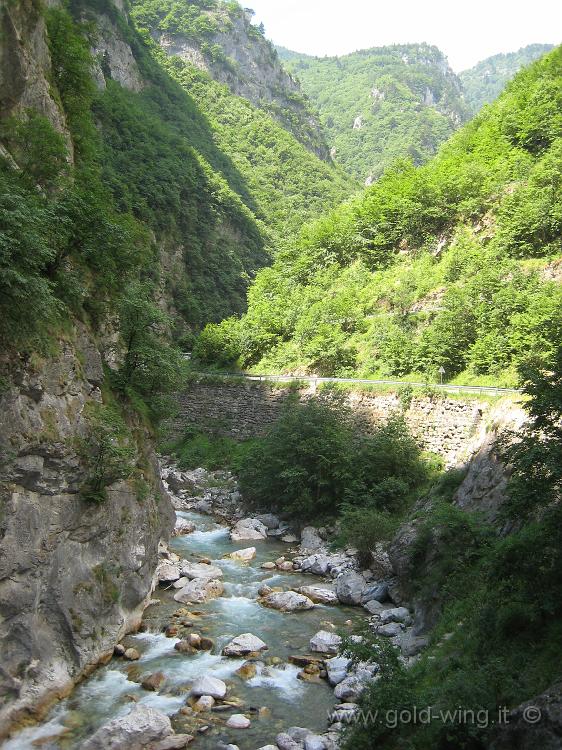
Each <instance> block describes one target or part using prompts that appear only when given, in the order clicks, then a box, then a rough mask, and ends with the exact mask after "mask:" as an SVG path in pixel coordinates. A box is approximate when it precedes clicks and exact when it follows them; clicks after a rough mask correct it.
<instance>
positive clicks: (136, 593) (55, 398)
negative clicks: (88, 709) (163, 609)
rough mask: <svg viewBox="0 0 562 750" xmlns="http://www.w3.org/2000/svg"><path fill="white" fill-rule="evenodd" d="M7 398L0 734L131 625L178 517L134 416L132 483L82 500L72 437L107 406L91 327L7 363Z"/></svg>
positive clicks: (0, 525) (2, 429)
mask: <svg viewBox="0 0 562 750" xmlns="http://www.w3.org/2000/svg"><path fill="white" fill-rule="evenodd" d="M2 372H3V377H4V381H3V382H4V386H3V392H2V395H1V398H0V456H1V466H0V482H1V485H0V651H1V653H2V663H1V666H0V736H1V735H2V730H4V731H5V730H6V729H7V728H8V726H9V724H10V723H11V722H13V721H14V720H17V719H20V718H22V717H23V716H25V714H26V713H33V712H37V711H41V708H42V706H44V705H45V704H46V703H47V702H48V701H50V700H51V699H53V698H56V697H57V696H58V695H61V694H64V693H65V692H66V691H67V690H68V689H69V688H70V687H71V686H72V685H73V684H74V682H75V681H76V680H78V679H79V678H80V677H81V676H82V675H84V674H85V673H87V672H88V671H89V670H90V669H92V668H93V667H94V666H95V665H96V664H98V663H99V662H100V660H103V659H104V658H105V657H106V656H108V655H110V654H111V653H112V651H113V646H114V644H115V643H116V642H117V641H118V640H119V639H120V638H121V637H122V635H123V634H124V633H125V632H128V631H131V630H134V629H135V628H136V627H137V626H138V624H139V622H140V616H141V613H142V611H143V609H144V607H145V605H146V602H147V599H148V598H150V594H151V591H152V588H153V573H154V570H155V568H156V562H157V550H158V543H159V540H160V539H161V538H168V536H169V534H170V532H171V529H172V526H173V512H172V508H171V505H170V503H169V500H168V498H167V496H165V495H164V493H163V491H162V488H161V485H160V480H159V476H158V466H157V461H156V458H155V456H154V454H153V452H152V449H151V445H150V440H149V438H148V436H147V435H146V434H145V433H144V432H143V430H142V429H141V428H140V426H139V425H135V423H134V420H133V421H132V422H131V424H132V427H133V428H134V433H135V435H136V444H137V452H138V464H139V465H142V467H143V480H144V483H145V486H147V487H149V491H147V492H144V493H143V494H142V496H140V495H139V491H138V486H137V483H136V481H132V480H129V481H127V482H124V481H123V482H118V483H116V484H114V485H112V486H110V487H109V488H108V496H107V500H105V501H104V502H102V503H100V504H94V503H92V502H91V501H90V502H88V501H86V500H84V499H82V497H81V495H80V487H81V485H82V484H83V481H84V473H85V468H84V466H83V464H82V463H81V460H80V458H79V456H78V455H77V453H76V439H77V438H79V437H80V436H82V435H83V434H84V432H85V430H86V421H85V417H84V410H85V407H86V406H87V405H88V404H89V403H91V402H92V401H101V391H100V386H101V384H102V380H103V368H102V358H101V354H100V351H99V349H98V347H97V345H96V343H95V342H94V340H93V339H92V337H91V336H90V334H89V333H88V331H87V330H86V329H85V328H82V327H78V328H77V329H76V330H75V332H74V335H73V337H72V340H70V341H66V342H61V343H60V352H59V354H58V355H57V356H54V357H51V358H49V359H46V360H34V361H32V362H29V361H19V362H15V363H14V362H7V361H5V360H4V361H3V362H2Z"/></svg>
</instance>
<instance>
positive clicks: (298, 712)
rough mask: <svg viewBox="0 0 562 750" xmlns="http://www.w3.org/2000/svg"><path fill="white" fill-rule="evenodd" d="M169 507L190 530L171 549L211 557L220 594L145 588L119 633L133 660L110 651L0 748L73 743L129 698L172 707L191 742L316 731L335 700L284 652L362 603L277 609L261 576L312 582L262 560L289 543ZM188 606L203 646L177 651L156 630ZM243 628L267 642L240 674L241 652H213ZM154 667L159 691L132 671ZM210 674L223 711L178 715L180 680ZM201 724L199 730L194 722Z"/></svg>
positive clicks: (53, 748)
mask: <svg viewBox="0 0 562 750" xmlns="http://www.w3.org/2000/svg"><path fill="white" fill-rule="evenodd" d="M178 516H180V517H182V518H185V519H187V520H190V521H193V522H194V523H195V526H196V531H194V532H193V533H191V534H188V535H186V536H180V537H176V538H174V539H173V540H172V542H171V544H170V549H171V550H172V551H174V552H175V553H176V554H178V555H179V556H180V557H182V558H185V559H187V560H190V561H197V560H199V559H201V558H208V559H210V560H211V561H212V562H213V564H216V565H218V566H220V567H221V568H222V570H223V573H224V585H225V592H224V595H223V596H222V597H220V598H218V599H214V600H212V601H210V602H208V603H205V604H197V605H181V604H178V603H177V602H176V601H174V599H173V594H174V593H175V591H174V589H169V590H166V589H163V588H160V589H158V590H157V591H156V592H155V594H154V596H155V597H157V598H158V599H159V600H160V603H159V604H154V605H151V606H150V607H148V609H147V610H146V612H145V616H144V623H145V630H144V632H140V633H138V634H136V635H131V636H128V637H126V638H125V639H124V644H125V645H126V646H127V647H134V648H136V649H137V650H138V651H139V653H140V654H141V657H140V659H139V660H138V661H136V662H128V661H125V660H123V659H121V658H113V659H112V660H111V662H110V663H109V664H107V665H106V666H104V667H101V668H100V669H98V670H97V671H96V672H95V673H94V674H93V675H92V676H91V677H89V678H88V679H87V680H85V681H84V682H83V683H82V684H81V685H79V686H78V687H77V688H76V689H75V690H74V692H73V693H72V695H71V696H70V697H69V698H68V699H66V700H64V701H62V702H61V703H59V704H58V705H57V706H56V707H55V708H54V709H53V710H52V711H51V713H50V715H49V716H48V717H47V720H46V721H45V722H43V723H42V724H41V725H38V726H34V727H31V728H28V729H25V730H23V731H22V732H20V733H19V734H18V735H16V736H15V737H14V738H13V739H11V740H9V741H8V742H6V743H5V745H4V748H5V750H36V748H37V747H38V746H40V747H41V748H42V750H76V749H77V748H80V746H81V743H82V742H83V741H84V739H85V738H86V737H89V736H91V735H92V734H93V733H94V732H95V731H96V729H97V728H98V727H99V726H101V725H102V724H104V723H106V722H107V721H108V720H110V719H112V718H114V717H116V716H119V715H124V714H126V713H127V712H128V711H129V710H130V708H131V705H132V701H135V702H138V703H142V704H146V705H149V706H152V707H154V708H158V709H160V710H161V711H163V712H165V713H166V714H168V715H169V716H171V717H172V724H173V726H174V728H175V730H176V731H177V732H178V733H181V732H187V733H190V734H195V735H196V739H195V741H194V742H193V743H192V745H190V747H194V748H201V749H202V750H211V748H212V749H213V750H215V749H216V748H220V747H221V745H222V744H223V743H224V744H225V745H226V744H229V743H233V744H235V745H238V747H239V748H240V750H256V748H259V747H261V746H263V745H267V744H271V743H274V742H275V736H276V734H278V733H279V732H282V731H284V730H286V729H287V728H289V727H293V726H301V727H306V728H308V729H311V730H313V731H318V732H324V731H326V729H327V726H328V723H329V722H328V715H329V712H330V709H331V708H333V706H334V704H335V703H336V702H337V701H336V700H335V698H334V694H333V690H332V688H330V686H329V685H328V684H327V682H326V681H325V680H318V682H312V683H311V682H306V681H303V680H301V679H299V677H298V674H299V672H300V671H301V669H300V668H299V667H297V666H295V665H293V664H291V663H290V662H289V657H290V656H291V655H303V654H308V653H310V651H309V641H310V638H311V637H312V636H313V635H314V634H315V633H316V632H318V631H319V630H331V629H337V630H345V629H350V627H351V623H350V621H351V622H352V623H353V622H358V621H359V620H360V619H362V618H363V617H364V612H362V611H361V610H358V609H354V608H350V607H343V606H322V605H317V606H316V607H315V608H314V609H312V610H309V611H305V612H296V613H283V612H279V611H277V610H273V609H269V608H266V607H264V606H262V605H261V604H260V603H259V602H258V601H257V599H258V589H259V588H260V586H261V585H262V584H264V583H267V584H268V585H269V586H271V587H278V586H279V587H283V588H284V589H295V588H298V587H299V586H304V585H307V584H308V585H312V584H316V585H318V584H319V582H320V581H319V579H318V578H317V577H315V576H310V575H305V574H300V573H298V572H289V573H282V572H279V571H277V570H273V571H271V570H264V569H262V568H261V565H262V563H264V562H266V561H274V560H275V559H277V558H278V557H280V556H281V555H286V554H287V552H288V549H289V548H288V545H287V544H285V543H283V542H280V541H277V540H273V539H267V540H264V541H262V542H260V541H252V542H248V543H244V542H242V543H241V542H237V543H235V542H232V541H231V540H230V535H229V529H228V528H227V527H226V526H221V525H219V524H217V523H216V522H215V521H214V520H213V518H212V517H210V516H206V515H200V514H197V513H192V512H178ZM250 545H251V546H255V547H256V549H257V554H256V557H255V558H254V559H253V560H252V561H251V562H250V563H246V564H244V563H239V562H236V561H234V560H232V559H225V558H224V556H225V555H227V554H229V553H230V552H233V551H234V550H237V549H241V548H244V547H248V546H250ZM182 607H183V608H186V607H187V608H188V609H189V610H190V612H191V613H195V616H194V617H193V618H192V620H193V623H194V627H193V628H192V630H193V632H197V633H199V634H201V635H202V636H206V637H208V638H211V639H212V640H213V642H214V646H213V649H212V651H210V652H198V653H197V654H194V655H189V654H183V653H180V652H178V651H177V650H175V649H174V645H175V643H176V642H177V641H178V640H179V638H170V637H167V636H166V635H165V633H164V632H163V630H164V629H165V627H166V625H168V624H170V623H173V622H174V618H173V614H174V612H176V611H177V610H178V609H180V608H182ZM242 633H253V634H254V635H256V636H258V637H259V638H261V639H262V640H263V641H265V643H266V644H267V645H268V647H269V649H268V651H266V652H265V653H264V655H263V656H262V657H260V659H259V660H258V661H257V663H256V667H257V672H256V675H255V676H254V677H252V678H251V679H249V680H248V679H243V678H242V677H240V676H239V675H238V674H236V672H237V670H238V669H239V668H240V667H241V666H242V665H243V664H244V663H245V661H246V660H245V659H243V658H240V659H233V658H227V657H223V656H221V651H222V649H223V647H224V646H225V644H226V643H228V642H229V641H230V640H232V638H234V637H236V636H238V635H240V634H242ZM155 672H163V673H164V675H165V682H164V684H163V686H162V687H161V688H160V690H159V692H149V691H146V690H144V689H143V688H142V687H141V685H140V680H142V679H143V678H144V677H145V676H147V675H150V674H153V673H155ZM205 674H207V675H211V676H214V677H218V678H220V679H222V680H224V681H225V682H226V683H227V685H228V688H229V690H228V695H227V698H228V699H229V700H230V699H235V701H236V702H239V707H238V708H234V707H233V708H232V709H231V710H230V711H229V712H228V711H227V712H223V711H220V710H217V711H210V712H205V713H202V714H191V715H188V716H184V715H183V714H182V713H179V712H180V709H182V707H184V706H186V702H187V699H188V693H189V688H190V686H191V684H192V683H193V681H194V679H195V678H196V677H199V676H201V675H205ZM232 713H244V714H245V715H247V716H248V717H249V718H250V719H251V726H250V727H249V728H248V729H244V730H241V729H240V730H235V729H230V728H227V727H226V726H225V724H226V721H227V719H228V717H229V716H230V715H231V714H232ZM203 726H208V727H209V729H208V730H207V731H206V732H205V733H199V731H198V730H199V729H201V727H203Z"/></svg>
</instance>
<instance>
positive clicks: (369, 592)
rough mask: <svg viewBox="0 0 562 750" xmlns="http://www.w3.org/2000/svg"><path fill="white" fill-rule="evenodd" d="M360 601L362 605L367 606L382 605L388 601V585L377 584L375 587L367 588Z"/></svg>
mask: <svg viewBox="0 0 562 750" xmlns="http://www.w3.org/2000/svg"><path fill="white" fill-rule="evenodd" d="M361 601H362V603H363V604H368V603H369V602H379V603H383V602H386V601H388V584H387V583H378V584H377V585H376V586H369V587H368V588H366V589H364V590H363V596H362V597H361Z"/></svg>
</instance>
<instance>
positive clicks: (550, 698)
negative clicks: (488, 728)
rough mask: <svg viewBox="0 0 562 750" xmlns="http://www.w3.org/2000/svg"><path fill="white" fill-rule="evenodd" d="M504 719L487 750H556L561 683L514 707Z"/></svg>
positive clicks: (561, 722)
mask: <svg viewBox="0 0 562 750" xmlns="http://www.w3.org/2000/svg"><path fill="white" fill-rule="evenodd" d="M508 719H509V723H507V724H503V725H502V726H501V727H499V728H498V729H497V730H496V731H495V732H494V733H493V734H492V737H491V738H490V741H489V744H488V745H487V748H488V750H515V748H517V750H537V748H540V750H560V747H561V744H562V743H561V741H560V738H561V737H562V683H558V684H556V685H553V686H552V687H551V688H549V689H548V690H546V691H545V692H544V693H541V695H538V696H537V697H536V698H533V699H532V700H530V701H527V702H526V703H522V704H521V705H520V706H517V708H514V709H513V711H511V712H510V713H509V716H508Z"/></svg>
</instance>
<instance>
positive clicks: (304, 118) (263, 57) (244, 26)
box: [151, 6, 331, 161]
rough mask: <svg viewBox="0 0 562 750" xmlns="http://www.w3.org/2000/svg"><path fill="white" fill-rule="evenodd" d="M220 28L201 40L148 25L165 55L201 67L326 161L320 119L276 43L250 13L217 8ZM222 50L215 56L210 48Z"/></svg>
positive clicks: (327, 154) (326, 153)
mask: <svg viewBox="0 0 562 750" xmlns="http://www.w3.org/2000/svg"><path fill="white" fill-rule="evenodd" d="M217 14H218V16H219V18H218V23H219V26H218V31H217V32H216V33H215V34H214V35H213V37H212V38H211V39H210V40H209V41H205V42H200V41H198V40H196V39H193V38H188V37H187V36H184V35H182V34H176V33H170V32H169V31H162V30H160V29H158V28H155V29H152V30H151V33H152V36H153V38H154V40H155V41H157V42H158V44H160V46H161V47H162V48H163V49H164V50H165V51H166V53H167V54H169V55H178V56H179V57H181V58H182V59H184V60H186V61H188V62H190V63H192V64H193V65H195V66H197V67H198V68H201V69H202V70H205V71H206V72H208V73H209V75H210V76H211V77H212V78H214V79H215V80H216V81H219V82H220V83H224V84H226V85H227V86H228V87H229V88H230V90H231V91H232V92H233V93H234V94H236V95H237V96H241V97H244V98H245V99H248V100H249V101H250V102H252V104H254V105H255V106H257V107H260V108H262V109H265V110H266V111H268V112H269V113H270V114H271V115H272V116H273V117H275V119H277V120H278V121H279V122H280V123H281V125H283V127H285V128H286V129H287V130H289V131H290V132H291V133H293V135H294V136H295V137H296V138H297V139H298V140H299V141H301V143H303V144H304V145H305V146H306V147H307V148H308V149H309V150H311V151H313V152H314V153H315V154H317V155H318V156H319V157H320V158H321V159H324V160H326V161H328V160H330V158H331V157H330V151H329V148H328V146H327V144H326V142H325V139H324V135H323V133H322V129H321V126H320V123H319V121H318V120H317V118H316V116H315V114H314V112H313V111H312V109H311V108H310V105H309V103H308V101H307V99H306V98H305V96H304V94H303V92H302V89H301V87H300V83H299V82H298V81H297V80H296V79H295V78H293V77H292V76H291V75H290V74H289V73H287V71H286V70H285V69H284V68H283V66H282V64H281V61H280V60H279V57H278V55H277V52H276V50H275V48H274V46H273V45H272V44H271V42H269V41H268V40H267V39H266V38H265V37H264V36H263V35H262V34H261V33H260V32H259V31H258V30H257V29H256V28H255V27H254V26H253V25H252V23H251V17H252V16H251V12H249V11H242V9H241V8H239V9H238V10H233V9H228V8H227V7H226V6H223V7H222V8H219V9H218V11H217ZM213 47H214V48H215V49H217V48H219V49H220V50H221V54H220V56H214V55H213V53H212V52H210V51H209V50H212V48H213Z"/></svg>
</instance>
